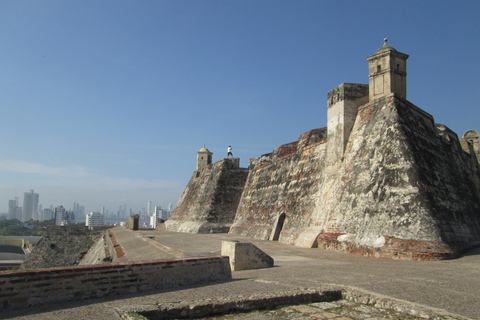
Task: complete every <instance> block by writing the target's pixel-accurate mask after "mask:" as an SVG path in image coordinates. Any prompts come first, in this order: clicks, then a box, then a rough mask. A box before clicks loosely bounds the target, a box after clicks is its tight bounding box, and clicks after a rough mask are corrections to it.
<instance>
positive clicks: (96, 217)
mask: <svg viewBox="0 0 480 320" xmlns="http://www.w3.org/2000/svg"><path fill="white" fill-rule="evenodd" d="M85 225H86V226H87V227H88V228H89V229H92V228H93V226H103V225H105V222H104V221H103V214H101V213H100V212H90V213H89V214H87V215H86V216H85Z"/></svg>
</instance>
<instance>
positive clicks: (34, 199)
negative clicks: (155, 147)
mask: <svg viewBox="0 0 480 320" xmlns="http://www.w3.org/2000/svg"><path fill="white" fill-rule="evenodd" d="M19 199H21V198H19V197H18V196H16V197H14V198H13V199H9V200H8V203H7V204H6V207H7V210H6V211H0V214H4V215H5V216H6V218H7V219H10V218H11V216H12V214H16V212H15V213H13V211H12V210H14V209H15V207H16V208H20V213H21V219H19V220H22V221H28V220H30V219H32V218H34V217H35V215H36V216H37V218H38V216H39V215H40V213H41V211H42V210H43V209H50V210H55V208H56V207H58V206H63V207H64V208H65V210H66V211H72V212H73V213H74V214H75V219H76V220H77V221H79V220H82V219H83V220H84V219H85V216H86V215H87V214H89V213H91V212H99V213H102V214H104V215H106V216H111V215H117V214H118V213H119V212H122V216H121V217H122V218H127V217H129V215H130V214H132V213H141V212H146V213H150V214H152V213H154V212H155V210H154V206H153V204H154V201H151V200H149V201H146V202H145V206H144V207H141V208H139V209H138V210H135V209H134V208H132V207H129V206H128V204H126V203H124V204H119V205H118V206H117V207H118V208H117V209H115V208H107V207H105V206H102V207H101V208H99V209H96V210H88V208H87V209H85V206H83V205H82V204H80V203H78V202H75V201H74V202H73V204H72V206H69V205H68V204H66V203H59V204H48V205H46V204H44V203H42V202H41V201H39V199H40V195H39V193H37V192H35V190H34V189H30V191H29V192H24V196H23V201H21V200H19ZM20 203H23V207H20ZM25 204H28V206H27V207H26V206H25ZM155 207H159V208H163V209H165V210H166V209H167V207H168V208H169V210H171V207H172V204H171V203H168V204H166V205H159V204H158V205H155ZM25 208H27V209H25ZM32 213H33V214H32ZM34 220H35V219H34Z"/></svg>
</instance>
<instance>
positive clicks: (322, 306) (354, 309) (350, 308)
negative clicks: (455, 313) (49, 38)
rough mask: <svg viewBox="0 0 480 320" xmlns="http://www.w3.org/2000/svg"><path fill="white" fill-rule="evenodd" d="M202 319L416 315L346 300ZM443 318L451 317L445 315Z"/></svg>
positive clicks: (385, 319) (384, 319)
mask: <svg viewBox="0 0 480 320" xmlns="http://www.w3.org/2000/svg"><path fill="white" fill-rule="evenodd" d="M202 319H204V320H295V319H304V320H315V319H335V320H356V319H365V320H399V319H404V320H409V319H418V317H415V316H411V315H406V314H403V313H400V312H397V311H395V310H392V309H381V308H376V307H373V306H370V305H364V304H359V303H352V302H348V301H344V300H341V301H334V302H316V303H310V304H304V305H296V306H288V307H284V308H279V309H276V310H262V311H254V312H250V313H245V314H239V313H237V314H228V315H223V316H218V317H207V318H202ZM444 319H451V318H449V317H445V318H444Z"/></svg>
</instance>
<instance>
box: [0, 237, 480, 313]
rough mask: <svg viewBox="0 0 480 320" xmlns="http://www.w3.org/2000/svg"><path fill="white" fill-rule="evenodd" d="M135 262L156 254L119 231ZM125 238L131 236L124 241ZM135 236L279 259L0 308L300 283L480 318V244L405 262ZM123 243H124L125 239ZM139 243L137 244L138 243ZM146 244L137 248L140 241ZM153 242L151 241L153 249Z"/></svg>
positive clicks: (196, 251) (220, 295)
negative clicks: (141, 288)
mask: <svg viewBox="0 0 480 320" xmlns="http://www.w3.org/2000/svg"><path fill="white" fill-rule="evenodd" d="M117 231H119V230H116V231H115V237H118V238H117V241H118V242H119V243H120V245H121V246H122V247H123V246H124V252H125V255H126V256H129V261H134V260H137V259H140V260H148V259H150V258H151V255H150V253H149V250H147V252H144V250H143V249H144V248H143V245H144V244H145V243H146V242H150V241H144V240H141V241H137V240H138V239H137V240H135V241H133V240H132V232H131V231H128V232H123V231H120V232H117ZM122 237H125V239H124V240H122ZM134 237H136V238H141V239H150V238H149V237H152V238H154V241H155V242H157V243H158V244H159V245H158V247H159V248H165V247H168V248H171V249H168V248H167V251H168V252H170V253H171V254H173V255H176V254H184V255H185V256H189V257H205V256H214V255H219V254H220V250H221V241H222V240H239V241H245V242H252V243H254V244H255V245H256V246H257V247H259V248H260V249H262V250H263V251H264V252H266V253H267V254H269V255H270V256H272V257H273V258H274V259H275V267H273V268H268V269H258V270H245V271H236V272H233V281H230V282H226V283H215V284H211V285H207V286H201V287H197V288H179V289H178V290H174V291H170V292H163V291H158V292H147V293H141V294H134V295H129V296H121V297H118V296H117V297H109V298H106V299H99V300H87V301H81V302H72V303H66V304H61V305H55V306H43V307H35V308H32V309H26V310H22V311H15V312H11V311H9V312H3V311H4V310H2V311H0V318H11V319H25V320H27V319H28V320H30V319H32V320H33V319H51V320H52V319H121V318H120V316H119V314H118V312H117V311H116V310H118V309H122V308H124V309H128V310H134V309H137V310H146V309H148V308H152V306H155V305H157V304H159V303H160V304H165V303H178V302H188V301H198V300H205V299H228V298H232V299H234V298H238V297H239V296H251V295H255V294H262V293H271V292H281V291H286V290H295V289H300V288H316V287H322V286H325V285H330V284H331V285H340V286H348V287H354V288H359V289H361V290H364V291H368V292H373V293H376V294H381V295H385V296H388V297H391V298H393V299H401V300H405V301H409V302H412V303H416V304H420V305H425V306H428V307H432V308H439V309H444V310H446V311H448V312H451V313H454V314H458V315H461V316H464V317H468V318H476V319H480V249H477V250H474V251H471V252H469V253H468V254H466V255H464V256H462V257H460V258H459V259H456V260H449V261H404V260H386V259H377V258H366V257H359V256H353V255H349V254H344V253H338V252H334V251H326V250H321V249H306V248H298V247H294V246H289V245H282V244H279V243H277V242H271V241H259V240H253V239H250V238H244V237H239V236H232V235H228V234H206V235H195V234H185V233H173V232H167V231H164V230H149V231H148V230H145V231H139V232H138V233H137V234H136V235H134ZM122 241H123V243H122ZM135 243H136V244H135ZM141 243H143V244H142V248H139V247H138V246H140V244H141ZM150 245H152V244H151V243H150V244H148V246H150Z"/></svg>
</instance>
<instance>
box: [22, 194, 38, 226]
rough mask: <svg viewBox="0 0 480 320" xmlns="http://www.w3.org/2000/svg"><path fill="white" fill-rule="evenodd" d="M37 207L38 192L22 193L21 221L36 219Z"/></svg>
mask: <svg viewBox="0 0 480 320" xmlns="http://www.w3.org/2000/svg"><path fill="white" fill-rule="evenodd" d="M37 208H38V193H35V192H33V190H30V192H25V193H24V195H23V218H22V221H30V220H31V219H33V220H38V219H37Z"/></svg>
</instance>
